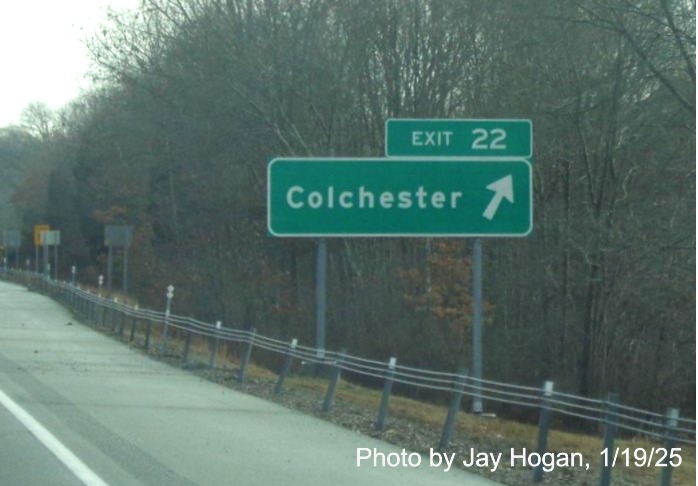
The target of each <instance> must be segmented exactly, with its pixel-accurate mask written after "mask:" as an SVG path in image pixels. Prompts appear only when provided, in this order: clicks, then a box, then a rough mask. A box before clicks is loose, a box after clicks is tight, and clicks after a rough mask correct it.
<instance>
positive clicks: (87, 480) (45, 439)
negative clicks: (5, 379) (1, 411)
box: [0, 390, 108, 486]
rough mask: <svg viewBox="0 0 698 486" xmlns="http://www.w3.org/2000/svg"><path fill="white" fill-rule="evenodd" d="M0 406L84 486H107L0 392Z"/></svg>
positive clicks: (49, 433)
mask: <svg viewBox="0 0 698 486" xmlns="http://www.w3.org/2000/svg"><path fill="white" fill-rule="evenodd" d="M0 404H1V405H3V406H4V407H5V408H6V409H7V410H8V411H9V412H10V413H11V414H12V415H14V416H15V418H16V419H17V420H19V421H20V422H21V424H22V425H24V426H25V427H26V428H27V430H29V432H31V433H32V434H33V435H34V436H35V437H36V438H37V439H39V441H40V442H41V443H42V444H43V445H44V446H45V447H46V448H47V449H48V450H49V451H51V452H52V453H53V455H54V456H56V457H57V458H58V460H59V461H61V462H62V463H63V464H64V465H65V466H66V467H67V468H68V469H69V470H70V472H72V473H73V474H74V475H75V476H76V477H77V478H78V479H79V480H80V481H82V483H83V484H85V485H86V486H108V484H107V483H106V482H104V481H103V480H102V478H100V477H99V476H97V474H95V473H94V471H92V469H90V468H89V467H87V466H86V465H85V463H84V462H82V461H81V460H80V459H78V457H77V456H76V455H75V454H73V453H72V452H70V450H69V449H68V448H67V447H66V446H64V445H63V444H62V443H61V442H60V441H59V440H58V439H56V437H55V436H54V435H53V434H52V433H51V432H49V431H48V430H46V428H45V427H44V426H43V425H41V424H40V423H39V422H37V421H36V419H34V417H32V416H31V415H29V413H27V412H26V411H25V410H24V409H23V408H22V407H20V406H19V405H17V403H15V401H14V400H12V399H11V398H10V397H8V396H7V395H6V394H5V393H4V392H3V391H2V390H0Z"/></svg>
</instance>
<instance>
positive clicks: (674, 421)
mask: <svg viewBox="0 0 698 486" xmlns="http://www.w3.org/2000/svg"><path fill="white" fill-rule="evenodd" d="M678 426H679V409H678V408H670V409H668V410H667V412H666V415H665V416H664V447H665V448H666V450H667V451H668V452H670V453H672V454H673V451H672V449H673V448H674V445H676V430H675V429H676V427H678ZM673 470H674V468H673V467H672V466H671V465H669V466H667V467H664V468H662V476H661V478H660V483H659V484H661V486H671V473H672V472H673Z"/></svg>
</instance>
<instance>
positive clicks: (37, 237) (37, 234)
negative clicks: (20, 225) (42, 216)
mask: <svg viewBox="0 0 698 486" xmlns="http://www.w3.org/2000/svg"><path fill="white" fill-rule="evenodd" d="M44 231H51V227H50V226H49V225H47V224H37V225H36V226H34V246H41V233H43V232H44Z"/></svg>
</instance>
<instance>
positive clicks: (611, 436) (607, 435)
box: [599, 393, 618, 486]
mask: <svg viewBox="0 0 698 486" xmlns="http://www.w3.org/2000/svg"><path fill="white" fill-rule="evenodd" d="M617 403H618V394H617V393H609V394H608V395H607V396H606V401H605V402H604V430H603V448H604V450H605V451H606V454H605V457H606V460H605V461H603V460H602V463H601V479H600V481H599V484H600V485H601V486H610V484H611V471H612V469H613V468H612V466H613V465H612V464H611V462H612V459H613V449H614V443H615V438H616V427H617V422H616V420H617V415H618V412H617V408H616V404H617Z"/></svg>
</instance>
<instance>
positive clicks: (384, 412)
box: [373, 357, 397, 430]
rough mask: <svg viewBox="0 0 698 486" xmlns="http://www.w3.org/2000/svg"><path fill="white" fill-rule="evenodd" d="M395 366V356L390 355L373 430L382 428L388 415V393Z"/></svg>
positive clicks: (391, 387)
mask: <svg viewBox="0 0 698 486" xmlns="http://www.w3.org/2000/svg"><path fill="white" fill-rule="evenodd" d="M396 366H397V358H394V357H391V358H390V361H388V368H387V370H386V373H385V383H384V384H383V394H382V395H381V402H380V406H379V407H378V416H377V417H376V422H375V423H374V424H373V428H374V429H375V430H383V428H384V427H385V419H386V417H387V416H388V403H389V401H390V393H391V392H392V390H393V380H394V379H395V367H396Z"/></svg>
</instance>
